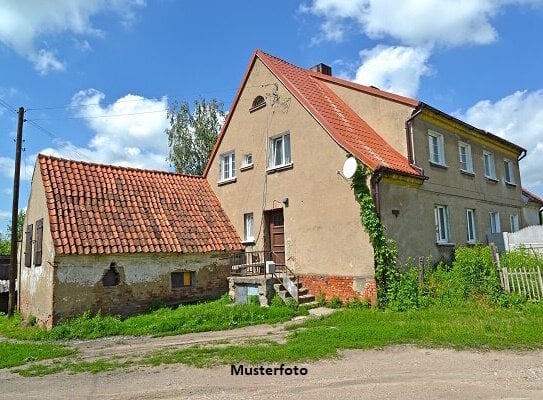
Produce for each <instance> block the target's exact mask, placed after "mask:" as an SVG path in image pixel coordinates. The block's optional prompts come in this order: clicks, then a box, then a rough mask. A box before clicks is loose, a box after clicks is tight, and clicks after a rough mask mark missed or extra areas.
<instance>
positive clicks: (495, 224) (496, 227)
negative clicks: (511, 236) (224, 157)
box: [490, 212, 502, 233]
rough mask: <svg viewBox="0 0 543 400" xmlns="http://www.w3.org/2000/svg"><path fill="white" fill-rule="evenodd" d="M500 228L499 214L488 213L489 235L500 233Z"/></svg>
mask: <svg viewBox="0 0 543 400" xmlns="http://www.w3.org/2000/svg"><path fill="white" fill-rule="evenodd" d="M501 231H502V228H501V227H500V213H499V212H491V213H490V233H498V232H501Z"/></svg>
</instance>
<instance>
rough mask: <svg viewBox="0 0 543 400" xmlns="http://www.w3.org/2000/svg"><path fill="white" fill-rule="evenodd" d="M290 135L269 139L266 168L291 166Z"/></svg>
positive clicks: (285, 134)
mask: <svg viewBox="0 0 543 400" xmlns="http://www.w3.org/2000/svg"><path fill="white" fill-rule="evenodd" d="M291 162H292V161H291V157H290V133H284V134H282V135H280V136H275V137H272V138H270V149H269V160H268V168H271V169H272V168H279V167H284V166H287V165H290V164H291Z"/></svg>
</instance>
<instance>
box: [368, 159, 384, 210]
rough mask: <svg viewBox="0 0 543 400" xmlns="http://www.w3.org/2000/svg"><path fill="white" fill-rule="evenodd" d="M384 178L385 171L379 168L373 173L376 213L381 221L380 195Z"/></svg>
mask: <svg viewBox="0 0 543 400" xmlns="http://www.w3.org/2000/svg"><path fill="white" fill-rule="evenodd" d="M382 178H383V170H382V169H381V168H377V169H376V170H375V171H373V174H372V175H371V178H370V186H371V192H372V197H373V203H374V204H375V212H376V213H377V216H378V217H379V219H380V218H381V196H380V195H379V182H380V181H381V179H382Z"/></svg>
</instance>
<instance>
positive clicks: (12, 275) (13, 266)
mask: <svg viewBox="0 0 543 400" xmlns="http://www.w3.org/2000/svg"><path fill="white" fill-rule="evenodd" d="M24 116H25V109H24V108H23V107H20V108H19V121H18V123H17V140H16V144H15V173H14V174H13V205H12V208H11V260H10V264H9V298H8V317H11V316H12V315H13V312H14V311H15V302H16V300H15V299H16V297H15V279H16V278H17V234H18V229H17V228H18V226H17V225H18V224H17V220H18V217H19V180H20V177H21V149H22V146H23V123H24ZM21 234H22V233H21Z"/></svg>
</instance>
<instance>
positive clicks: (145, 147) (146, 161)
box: [42, 89, 169, 170]
mask: <svg viewBox="0 0 543 400" xmlns="http://www.w3.org/2000/svg"><path fill="white" fill-rule="evenodd" d="M104 98H105V95H104V94H103V93H101V92H99V91H97V90H95V89H88V90H82V91H80V92H78V93H76V94H75V95H74V96H73V98H72V106H74V107H76V108H77V109H78V110H79V111H78V112H77V116H79V117H82V118H83V120H84V121H85V123H86V124H87V125H88V126H89V127H90V128H91V129H92V131H93V132H94V136H93V137H92V139H91V140H90V142H89V144H88V146H87V147H76V146H74V145H73V144H72V143H69V142H68V143H64V144H63V145H62V146H61V147H59V148H47V149H44V150H42V153H45V154H50V155H54V156H58V157H65V158H73V159H83V160H87V161H92V162H98V163H104V164H115V165H123V166H131V167H139V168H147V169H159V170H165V169H168V163H167V161H166V158H167V156H168V151H169V148H168V138H167V135H166V134H165V132H164V131H165V129H166V128H167V127H168V126H169V125H168V120H167V119H166V109H167V107H168V103H167V98H166V97H163V98H162V99H160V100H157V99H146V98H144V97H141V96H136V95H132V94H128V95H126V96H124V97H121V98H119V99H118V100H117V101H115V102H114V103H112V104H109V105H102V102H103V100H104Z"/></svg>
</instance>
